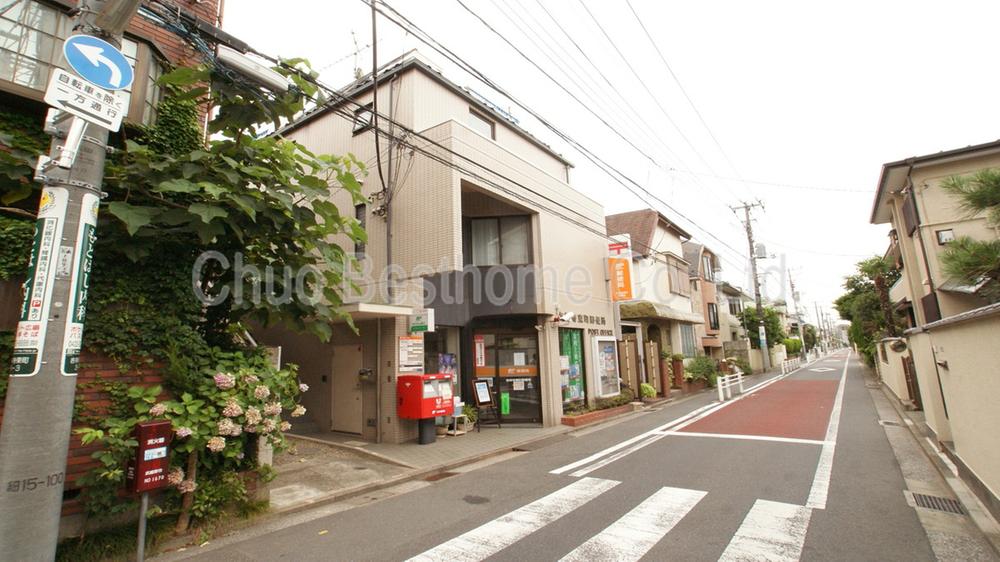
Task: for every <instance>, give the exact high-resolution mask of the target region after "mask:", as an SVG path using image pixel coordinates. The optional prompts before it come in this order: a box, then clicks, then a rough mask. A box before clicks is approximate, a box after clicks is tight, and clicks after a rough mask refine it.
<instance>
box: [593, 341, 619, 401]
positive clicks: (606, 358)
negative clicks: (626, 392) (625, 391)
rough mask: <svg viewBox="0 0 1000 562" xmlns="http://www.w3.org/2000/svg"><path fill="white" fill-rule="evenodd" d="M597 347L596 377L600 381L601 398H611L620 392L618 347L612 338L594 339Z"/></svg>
mask: <svg viewBox="0 0 1000 562" xmlns="http://www.w3.org/2000/svg"><path fill="white" fill-rule="evenodd" d="M595 343H596V345H597V353H596V354H595V355H596V357H597V376H598V380H599V381H600V385H601V388H600V394H601V396H612V395H615V394H618V393H619V392H621V379H620V378H619V377H618V345H617V342H616V341H615V339H614V338H595Z"/></svg>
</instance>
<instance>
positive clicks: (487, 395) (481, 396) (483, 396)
mask: <svg viewBox="0 0 1000 562" xmlns="http://www.w3.org/2000/svg"><path fill="white" fill-rule="evenodd" d="M473 386H475V388H476V406H479V407H482V406H492V405H493V394H492V393H491V392H490V384H489V383H488V382H486V381H476V382H475V384H474V385H473Z"/></svg>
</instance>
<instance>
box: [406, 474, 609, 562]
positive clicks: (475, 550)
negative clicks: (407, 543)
mask: <svg viewBox="0 0 1000 562" xmlns="http://www.w3.org/2000/svg"><path fill="white" fill-rule="evenodd" d="M618 484H619V482H617V481H615V480H605V479H601V478H583V479H581V480H577V481H576V482H573V483H572V484H570V485H569V486H566V487H564V488H560V489H559V490H556V491H555V492H552V493H551V494H549V495H547V496H545V497H543V498H539V499H537V500H535V501H533V502H531V503H529V504H527V505H525V506H522V507H520V508H518V509H515V510H514V511H511V512H510V513H507V514H506V515H502V516H500V517H498V518H496V519H494V520H492V521H490V522H488V523H484V524H483V525H480V526H479V527H476V528H475V529H472V530H471V531H468V532H466V533H464V534H462V535H459V536H457V537H455V538H453V539H451V540H449V541H447V542H444V543H441V544H440V545H438V546H436V547H434V548H432V549H430V550H427V551H425V552H423V553H421V554H418V555H417V556H414V557H413V558H410V560H411V561H413V560H419V561H422V562H423V561H427V562H432V561H435V562H436V561H439V560H448V561H450V562H478V561H479V560H483V559H485V558H489V557H490V556H493V555H494V554H496V553H497V552H500V551H501V550H503V549H505V548H507V547H508V546H510V545H512V544H514V543H516V542H517V541H519V540H521V539H523V538H524V537H526V536H528V535H530V534H531V533H534V532H535V531H537V530H539V529H541V528H542V527H544V526H546V525H548V524H549V523H552V522H553V521H555V520H557V519H559V518H560V517H562V516H564V515H566V514H568V513H570V512H572V511H573V510H575V509H577V508H578V507H580V506H582V505H583V504H585V503H587V502H589V501H590V500H592V499H594V498H596V497H597V496H599V495H601V494H603V493H604V492H607V491H608V490H610V489H611V488H614V487H615V486H617V485H618Z"/></svg>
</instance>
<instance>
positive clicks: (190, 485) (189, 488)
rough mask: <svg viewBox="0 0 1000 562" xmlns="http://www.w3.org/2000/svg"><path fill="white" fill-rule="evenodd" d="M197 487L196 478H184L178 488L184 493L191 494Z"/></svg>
mask: <svg viewBox="0 0 1000 562" xmlns="http://www.w3.org/2000/svg"><path fill="white" fill-rule="evenodd" d="M196 489H198V484H197V483H195V481H194V480H184V481H183V482H181V483H180V484H178V485H177V490H178V491H180V493H182V494H190V493H191V492H193V491H195V490H196Z"/></svg>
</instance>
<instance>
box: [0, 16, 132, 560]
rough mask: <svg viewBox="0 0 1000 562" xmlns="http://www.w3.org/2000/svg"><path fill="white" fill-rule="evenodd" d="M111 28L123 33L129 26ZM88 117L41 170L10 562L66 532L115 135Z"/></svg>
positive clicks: (13, 457) (86, 20)
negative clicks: (79, 380) (85, 341)
mask: <svg viewBox="0 0 1000 562" xmlns="http://www.w3.org/2000/svg"><path fill="white" fill-rule="evenodd" d="M128 4H131V5H128ZM137 4H138V2H134V1H133V2H122V1H120V0H119V1H115V0H90V1H89V2H88V7H89V8H90V9H86V10H80V12H79V14H78V15H77V18H76V20H75V24H76V26H77V27H82V28H85V29H95V28H96V27H97V26H96V25H95V21H96V18H97V17H98V16H99V15H100V13H101V12H102V9H103V8H106V7H107V8H113V9H115V10H126V9H131V10H132V13H135V11H136V9H137V7H138V6H137ZM126 22H127V20H126ZM105 31H109V32H110V33H114V34H115V35H117V36H118V37H120V36H121V33H122V31H123V30H122V29H119V30H105ZM78 119H80V118H79V117H73V118H72V119H70V120H69V121H68V122H67V120H61V121H62V122H61V123H59V121H60V119H52V120H51V121H49V122H47V123H46V132H49V133H50V134H53V135H54V137H53V140H52V144H51V148H50V152H49V155H48V157H44V156H43V157H41V158H39V166H38V168H37V170H36V180H39V181H42V182H43V183H44V185H45V187H44V189H43V191H42V196H41V200H40V203H39V210H38V219H37V221H36V226H35V239H34V244H33V246H32V252H31V262H30V267H29V271H28V275H27V281H26V283H25V298H24V304H23V306H22V308H21V316H20V320H19V322H18V326H17V332H16V339H15V343H14V347H15V349H14V354H13V359H12V365H11V377H10V380H9V383H8V389H7V400H6V404H5V411H4V419H3V425H2V428H0V552H3V557H4V559H9V560H52V559H54V558H55V552H56V542H57V539H58V536H59V518H60V512H61V510H62V494H63V483H64V481H65V474H66V453H67V450H68V448H69V440H70V427H71V423H72V417H73V399H74V396H75V393H76V371H77V364H78V361H79V352H80V343H81V339H82V335H83V316H84V312H85V311H86V299H87V283H88V281H89V277H90V265H91V260H92V258H93V245H92V244H93V241H94V239H95V236H94V231H95V227H96V217H97V207H98V203H99V201H100V192H101V191H100V190H101V183H102V181H103V178H104V158H105V155H106V144H107V138H108V131H107V130H106V129H104V128H101V127H98V126H95V125H93V124H90V125H85V124H83V123H81V122H80V121H79V120H78Z"/></svg>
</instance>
